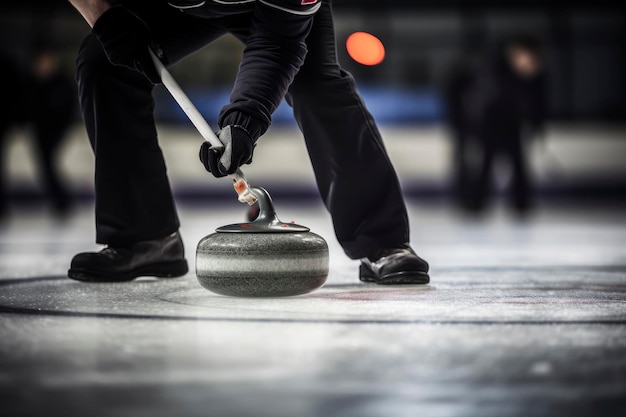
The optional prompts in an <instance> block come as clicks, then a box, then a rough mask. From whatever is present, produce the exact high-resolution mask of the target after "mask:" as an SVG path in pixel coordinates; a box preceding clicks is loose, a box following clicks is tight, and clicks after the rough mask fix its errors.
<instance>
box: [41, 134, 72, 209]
mask: <svg viewBox="0 0 626 417" xmlns="http://www.w3.org/2000/svg"><path fill="white" fill-rule="evenodd" d="M34 130H35V140H36V142H35V143H36V154H37V158H38V162H39V169H40V170H41V171H40V174H39V175H40V176H41V180H42V182H43V184H44V188H45V190H46V194H47V195H48V198H49V199H50V202H51V203H52V208H53V209H54V211H55V212H56V213H57V214H59V215H62V214H64V213H66V212H67V210H68V209H69V208H70V205H71V200H70V196H69V193H68V192H67V190H66V189H65V186H64V185H63V181H62V179H61V175H60V173H59V169H58V164H57V161H56V159H57V156H58V151H59V147H60V146H61V142H62V141H63V138H64V136H65V133H66V131H67V126H65V125H62V126H57V125H55V124H54V123H45V124H44V123H41V122H36V123H35V126H34Z"/></svg>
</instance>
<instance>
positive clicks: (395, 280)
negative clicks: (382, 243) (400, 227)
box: [359, 245, 430, 285]
mask: <svg viewBox="0 0 626 417" xmlns="http://www.w3.org/2000/svg"><path fill="white" fill-rule="evenodd" d="M374 259H375V260H374V261H372V260H371V259H368V258H365V259H362V260H361V267H360V268H359V279H360V280H361V281H363V282H375V283H376V284H381V285H401V284H428V283H429V282H430V277H429V276H428V262H426V261H425V260H423V259H422V258H420V257H419V256H417V255H416V254H415V252H413V249H411V247H410V246H409V245H404V246H402V247H400V248H390V249H385V250H383V251H381V252H379V253H378V254H377V255H376V256H375V257H374Z"/></svg>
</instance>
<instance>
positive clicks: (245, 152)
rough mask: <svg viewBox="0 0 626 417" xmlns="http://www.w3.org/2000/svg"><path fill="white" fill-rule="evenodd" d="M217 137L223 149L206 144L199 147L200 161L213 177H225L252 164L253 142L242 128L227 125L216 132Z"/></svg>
mask: <svg viewBox="0 0 626 417" xmlns="http://www.w3.org/2000/svg"><path fill="white" fill-rule="evenodd" d="M217 136H218V138H219V140H220V142H222V143H223V144H224V147H222V148H215V147H211V144H210V143H208V142H203V143H202V146H200V161H202V164H203V165H204V168H206V170H207V171H209V172H210V173H211V174H213V176H215V177H217V178H220V177H225V176H226V175H229V174H232V173H234V172H235V171H236V170H237V168H239V167H240V166H242V165H243V164H249V163H251V162H252V153H253V152H254V140H253V139H252V137H251V136H250V135H249V134H248V132H247V131H246V130H245V129H244V128H243V127H241V126H238V125H228V126H226V127H224V128H223V129H222V130H220V131H219V132H217Z"/></svg>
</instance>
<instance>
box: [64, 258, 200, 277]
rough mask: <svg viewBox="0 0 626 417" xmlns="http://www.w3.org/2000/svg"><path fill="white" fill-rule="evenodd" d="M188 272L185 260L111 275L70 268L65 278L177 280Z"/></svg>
mask: <svg viewBox="0 0 626 417" xmlns="http://www.w3.org/2000/svg"><path fill="white" fill-rule="evenodd" d="M187 272H189V266H188V265H187V261H186V260H180V261H172V262H162V263H157V264H150V265H144V266H141V267H139V268H135V269H133V270H131V271H128V272H124V273H118V274H111V273H110V272H105V271H98V270H93V269H83V268H72V269H70V270H69V271H67V276H68V277H69V278H71V279H73V280H76V281H83V282H126V281H132V280H134V279H135V278H139V277H157V278H178V277H181V276H183V275H185V274H186V273H187Z"/></svg>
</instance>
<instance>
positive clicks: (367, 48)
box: [346, 32, 385, 65]
mask: <svg viewBox="0 0 626 417" xmlns="http://www.w3.org/2000/svg"><path fill="white" fill-rule="evenodd" d="M346 49H347V50H348V54H349V55H350V57H351V58H352V59H354V60H355V61H356V62H358V63H359V64H363V65H378V64H380V63H381V62H383V59H385V47H384V46H383V43H382V42H381V41H380V39H378V38H377V37H376V36H374V35H371V34H369V33H367V32H355V33H353V34H352V35H350V36H349V37H348V40H347V41H346Z"/></svg>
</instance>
